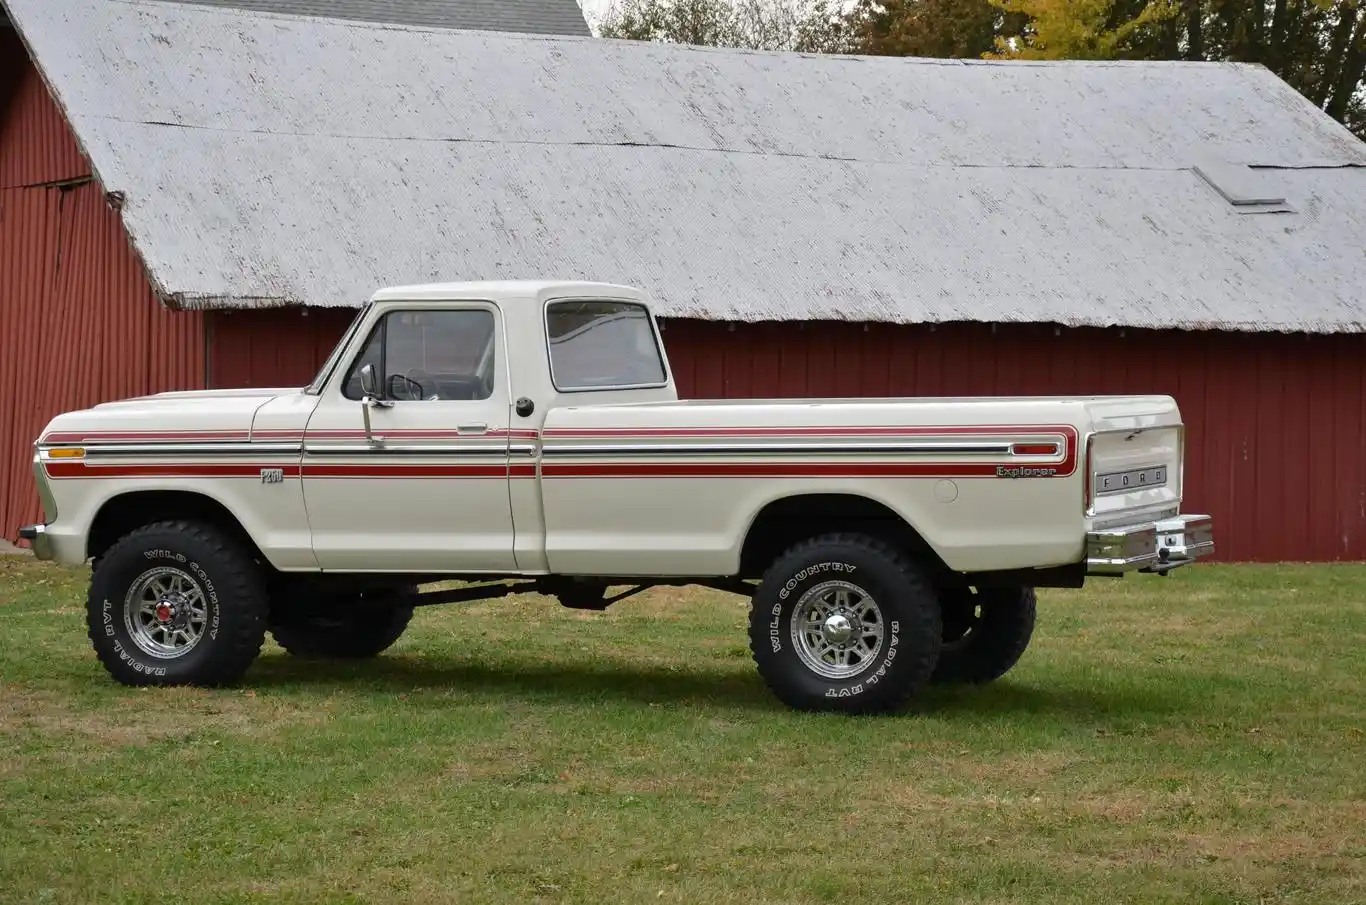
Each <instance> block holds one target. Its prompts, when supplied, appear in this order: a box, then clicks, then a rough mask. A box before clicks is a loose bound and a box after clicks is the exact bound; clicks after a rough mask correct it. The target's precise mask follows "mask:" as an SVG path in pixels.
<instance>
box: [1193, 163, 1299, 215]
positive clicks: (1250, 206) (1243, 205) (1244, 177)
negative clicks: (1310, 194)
mask: <svg viewBox="0 0 1366 905" xmlns="http://www.w3.org/2000/svg"><path fill="white" fill-rule="evenodd" d="M1194 169H1195V173H1196V175H1198V176H1199V177H1200V178H1201V179H1203V180H1205V182H1207V183H1208V184H1209V185H1210V187H1211V188H1213V189H1214V190H1215V191H1216V192H1218V193H1219V194H1220V195H1222V196H1223V198H1224V200H1225V201H1227V202H1228V203H1229V204H1231V205H1233V209H1234V210H1236V211H1238V212H1239V213H1240V214H1274V213H1293V212H1294V208H1292V207H1290V206H1289V205H1288V204H1286V200H1285V193H1284V192H1279V191H1275V190H1273V189H1272V188H1271V187H1270V186H1269V185H1268V184H1267V183H1268V182H1269V181H1270V180H1269V179H1268V178H1267V177H1266V175H1265V174H1264V173H1259V172H1258V171H1256V170H1254V169H1252V168H1251V167H1249V166H1245V165H1243V164H1239V163H1224V162H1222V161H1205V162H1203V163H1200V164H1199V165H1197V166H1196V167H1195V168H1194Z"/></svg>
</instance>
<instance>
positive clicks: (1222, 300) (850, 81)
mask: <svg viewBox="0 0 1366 905" xmlns="http://www.w3.org/2000/svg"><path fill="white" fill-rule="evenodd" d="M3 2H4V3H5V5H6V6H7V7H8V9H9V12H10V13H11V16H12V18H13V19H14V20H15V23H16V25H17V26H18V28H19V30H20V32H21V33H22V36H23V38H24V40H25V42H26V43H27V45H28V46H29V48H30V50H31V52H32V53H33V54H34V56H35V59H36V61H37V63H38V65H39V68H40V70H41V72H42V73H43V75H44V77H45V78H46V79H47V80H48V83H49V85H50V86H51V87H52V88H53V90H54V94H55V96H56V98H57V99H58V102H59V103H60V104H61V105H62V107H63V108H64V110H65V111H66V113H67V115H68V117H69V119H70V122H71V123H72V125H73V128H74V131H75V133H76V135H77V136H78V138H79V140H80V141H81V143H82V145H83V146H84V148H85V150H86V151H87V153H88V155H89V157H90V159H91V162H92V165H93V166H94V169H95V171H96V173H97V174H98V176H99V178H100V180H101V182H102V184H103V185H104V187H105V189H106V190H107V191H110V192H115V193H118V198H119V200H120V203H121V209H122V216H123V219H124V222H125V224H126V226H127V228H128V230H129V233H130V235H131V237H132V239H133V242H134V244H135V246H136V248H137V251H138V252H139V254H140V255H141V257H142V258H143V260H144V261H145V263H146V265H147V269H148V272H149V274H150V276H151V278H152V280H153V282H154V284H155V286H156V287H157V289H158V291H159V292H160V293H161V294H162V297H163V298H165V299H166V300H167V301H168V303H170V304H173V305H180V306H186V307H250V306H261V305H281V304H299V303H304V304H312V305H327V306H348V305H356V304H359V303H360V302H361V301H362V300H363V299H364V298H366V297H367V296H368V295H369V294H370V293H371V292H372V291H373V290H374V289H375V288H376V287H378V286H381V285H386V284H397V283H415V282H438V281H448V280H471V279H516V278H527V277H546V278H553V279H585V280H597V281H610V282H616V283H632V284H636V285H640V286H642V287H644V288H646V289H647V290H649V291H650V292H651V293H652V294H653V295H654V296H655V298H656V300H657V302H658V304H659V307H660V310H661V312H662V313H664V314H666V315H673V316H687V317H702V318H707V319H716V320H741V321H757V320H791V319H800V320H809V319H842V320H856V321H884V322H935V321H997V322H1009V321H1017V322H1053V323H1062V324H1069V325H1098V326H1109V325H1124V326H1133V327H1174V326H1175V327H1192V328H1194V327H1219V328H1225V329H1238V330H1292V331H1311V332H1329V331H1361V330H1363V328H1366V312H1363V304H1362V298H1363V289H1364V288H1366V145H1364V144H1363V143H1361V142H1359V141H1358V140H1357V139H1355V138H1354V137H1352V136H1351V135H1350V134H1349V133H1348V132H1347V131H1346V130H1345V129H1344V128H1343V127H1342V126H1340V125H1338V124H1337V123H1335V122H1333V121H1332V120H1331V119H1329V118H1328V117H1326V116H1325V115H1324V114H1322V113H1321V112H1320V111H1318V110H1317V109H1316V108H1315V107H1314V106H1313V105H1312V104H1310V103H1309V102H1308V101H1306V100H1304V99H1303V98H1301V97H1300V96H1299V95H1298V94H1297V93H1295V92H1294V91H1293V90H1292V89H1291V88H1290V87H1288V86H1287V85H1286V84H1284V83H1283V82H1281V81H1280V80H1278V79H1277V78H1275V77H1274V76H1273V75H1272V74H1271V73H1270V72H1268V71H1267V70H1265V69H1263V68H1261V67H1255V66H1246V65H1213V64H1184V63H1156V64H1153V63H1146V64H1145V63H1062V64H1035V63H984V62H963V61H927V60H910V59H893V58H855V57H822V56H805V55H797V54H778V53H757V52H744V51H734V50H707V49H699V48H689V47H681V46H676V45H661V44H637V43H627V42H616V41H600V40H595V39H579V38H549V37H524V36H513V35H500V34H493V33H485V32H462V31H443V30H434V29H426V28H418V27H399V26H392V25H385V26H379V25H373V24H368V23H357V22H350V21H347V22H344V21H334V20H323V19H302V18H295V17H281V16H274V15H269V14H263V13H256V12H242V11H237V10H227V9H217V8H207V7H199V6H187V5H181V4H170V3H163V2H146V0H93V2H92V0H3ZM1202 164H1203V165H1204V167H1205V172H1207V173H1209V174H1210V175H1211V177H1212V179H1213V180H1214V181H1213V183H1211V182H1209V181H1207V180H1206V179H1204V178H1202V177H1201V175H1199V173H1198V172H1197V171H1196V169H1195V168H1196V167H1197V166H1199V165H1202ZM1230 165H1233V166H1230ZM1237 165H1245V166H1246V167H1248V168H1247V169H1242V170H1238V168H1237ZM1216 187H1217V188H1218V189H1222V191H1223V192H1226V193H1228V195H1229V196H1230V197H1233V198H1234V199H1235V200H1239V199H1240V200H1244V201H1267V202H1278V201H1279V199H1280V197H1281V196H1284V199H1285V202H1286V203H1285V204H1284V205H1282V204H1278V203H1271V204H1242V205H1235V204H1233V203H1231V202H1230V201H1229V200H1227V199H1226V197H1225V195H1224V194H1221V192H1220V191H1219V190H1217V189H1216ZM1240 193H1241V198H1240ZM1287 207H1288V208H1289V210H1287V209H1286V208H1287ZM1277 211H1279V212H1277Z"/></svg>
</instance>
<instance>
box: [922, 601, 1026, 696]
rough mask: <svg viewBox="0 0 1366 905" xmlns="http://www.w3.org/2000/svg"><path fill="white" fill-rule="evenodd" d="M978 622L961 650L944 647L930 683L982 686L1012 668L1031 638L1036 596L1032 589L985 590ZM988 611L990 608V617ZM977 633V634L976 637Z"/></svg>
mask: <svg viewBox="0 0 1366 905" xmlns="http://www.w3.org/2000/svg"><path fill="white" fill-rule="evenodd" d="M981 596H982V597H983V598H991V597H994V598H996V599H994V600H986V599H983V600H982V601H981V606H982V622H981V623H980V624H979V625H978V626H977V627H975V628H974V629H973V631H972V634H971V635H970V636H969V638H968V644H966V645H965V646H964V647H962V648H953V647H949V646H945V647H944V649H943V650H941V651H940V654H939V662H938V664H936V665H935V668H934V675H933V676H932V677H931V678H930V681H931V682H932V683H934V684H943V685H953V684H961V685H984V684H986V683H988V682H994V681H996V680H997V679H999V678H1001V676H1004V675H1005V674H1006V673H1008V672H1010V671H1011V670H1012V669H1014V668H1015V666H1016V664H1018V663H1019V662H1020V658H1021V657H1023V656H1024V652H1025V650H1026V649H1028V647H1029V642H1030V640H1031V639H1032V638H1033V637H1034V623H1035V618H1036V614H1037V610H1038V595H1037V594H1036V593H1035V591H1034V589H1033V588H989V589H987V591H986V592H985V593H984V594H982V595H981ZM988 607H990V608H991V613H990V615H989V614H988ZM979 633H980V634H979Z"/></svg>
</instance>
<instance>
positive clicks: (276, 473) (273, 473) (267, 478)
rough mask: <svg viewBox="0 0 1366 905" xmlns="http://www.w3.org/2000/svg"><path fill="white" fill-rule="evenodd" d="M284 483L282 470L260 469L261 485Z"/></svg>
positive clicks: (283, 471)
mask: <svg viewBox="0 0 1366 905" xmlns="http://www.w3.org/2000/svg"><path fill="white" fill-rule="evenodd" d="M284 481H285V470H284V469H283V468H263V469H261V483H262V484H283V483H284Z"/></svg>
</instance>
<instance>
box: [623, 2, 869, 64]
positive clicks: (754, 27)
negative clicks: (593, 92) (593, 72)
mask: <svg viewBox="0 0 1366 905" xmlns="http://www.w3.org/2000/svg"><path fill="white" fill-rule="evenodd" d="M598 33H599V35H601V36H602V37H604V38H628V39H633V40H637V41H664V42H669V43H677V44H702V45H706V46H709V47H744V48H749V49H751V50H795V51H805V52H808V53H842V52H848V51H853V50H856V49H857V44H856V42H855V41H854V40H853V39H852V36H851V32H850V30H849V23H848V20H847V19H846V17H845V16H843V15H841V13H840V10H838V9H837V8H835V7H832V6H831V4H830V2H829V0H613V3H612V5H611V6H610V7H609V8H608V10H607V13H606V15H605V16H604V17H603V19H602V22H601V24H600V25H599V27H598Z"/></svg>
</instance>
